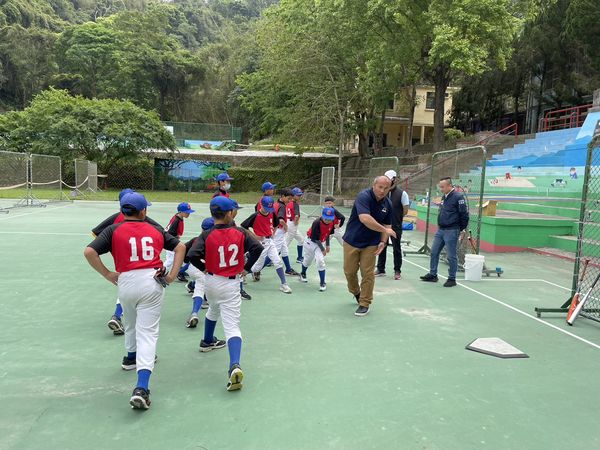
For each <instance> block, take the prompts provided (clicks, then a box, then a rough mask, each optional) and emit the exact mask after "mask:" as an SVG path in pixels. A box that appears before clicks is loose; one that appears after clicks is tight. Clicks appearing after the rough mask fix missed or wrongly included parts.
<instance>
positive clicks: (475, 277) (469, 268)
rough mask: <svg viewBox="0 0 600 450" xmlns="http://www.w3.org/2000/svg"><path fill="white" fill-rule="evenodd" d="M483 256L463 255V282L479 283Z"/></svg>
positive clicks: (483, 260)
mask: <svg viewBox="0 0 600 450" xmlns="http://www.w3.org/2000/svg"><path fill="white" fill-rule="evenodd" d="M484 262H485V256H482V255H465V280H467V281H481V274H482V273H483V263H484Z"/></svg>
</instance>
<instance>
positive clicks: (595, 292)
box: [535, 121, 600, 322]
mask: <svg viewBox="0 0 600 450" xmlns="http://www.w3.org/2000/svg"><path fill="white" fill-rule="evenodd" d="M584 267H585V271H584ZM599 276H600V121H598V123H597V124H596V130H595V132H594V136H593V137H592V140H591V142H590V143H589V145H588V150H587V159H586V165H585V175H584V182H583V188H582V192H581V207H580V209H579V221H578V231H577V249H576V252H575V264H574V265H573V276H572V282H571V293H570V295H569V298H568V299H567V300H566V301H565V302H564V303H563V304H562V305H561V306H560V308H535V313H536V315H537V317H541V315H542V313H564V314H567V313H568V312H569V306H570V305H571V301H572V299H573V296H574V295H575V294H576V293H577V292H580V293H581V296H584V295H585V294H587V293H588V292H589V297H588V300H587V302H586V304H585V306H584V307H583V309H582V310H581V312H580V313H579V316H578V317H585V318H587V319H590V320H593V321H595V322H600V282H597V283H595V281H596V279H597V278H598V277H599ZM580 299H581V298H580Z"/></svg>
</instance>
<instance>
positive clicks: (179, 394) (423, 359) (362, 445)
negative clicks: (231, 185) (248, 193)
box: [0, 196, 600, 449]
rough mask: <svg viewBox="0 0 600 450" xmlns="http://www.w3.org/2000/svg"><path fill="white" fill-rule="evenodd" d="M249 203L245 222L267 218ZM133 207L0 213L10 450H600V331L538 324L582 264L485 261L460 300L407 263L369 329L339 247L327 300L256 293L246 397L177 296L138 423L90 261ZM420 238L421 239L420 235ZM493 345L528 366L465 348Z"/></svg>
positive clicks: (5, 422) (264, 290)
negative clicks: (503, 344) (89, 253)
mask: <svg viewBox="0 0 600 450" xmlns="http://www.w3.org/2000/svg"><path fill="white" fill-rule="evenodd" d="M149 200H150V201H152V200H153V198H152V197H150V196H149ZM3 202H6V201H4V200H3ZM193 206H194V208H195V209H196V211H197V212H196V213H195V214H192V216H191V217H190V218H189V219H187V221H186V234H185V236H184V239H185V238H191V237H193V236H194V235H195V234H197V233H198V232H199V230H200V223H201V221H202V219H203V218H205V217H207V216H208V206H207V204H193ZM244 206H246V208H244V209H242V210H241V211H240V213H239V216H238V217H239V218H240V220H241V219H243V218H245V217H246V216H248V215H249V214H250V212H251V211H252V210H253V208H252V207H251V206H250V205H244ZM175 207H176V203H160V202H154V203H153V205H152V206H151V207H150V208H149V209H148V215H149V216H150V217H152V218H153V219H155V220H156V221H158V222H159V223H161V224H166V223H167V222H168V220H169V218H170V217H171V216H172V215H173V214H174V212H175ZM117 209H118V204H117V202H116V201H105V202H82V201H76V202H73V203H57V204H53V205H48V206H46V207H44V208H19V209H12V210H11V211H10V213H8V214H2V215H0V234H1V235H2V245H1V251H0V259H1V261H2V264H1V267H2V276H1V277H0V292H1V295H0V307H1V308H2V311H3V314H2V316H1V319H0V321H1V325H0V336H1V342H2V349H1V352H0V404H1V406H2V407H1V408H0V448H2V449H4V448H11V449H13V448H15V449H17V448H45V449H58V448H61V449H71V448H73V449H75V448H79V449H81V448H145V449H167V448H170V449H186V448H199V449H232V448H245V449H320V448H332V449H371V448H377V449H384V448H390V449H391V448H397V449H468V448H490V449H517V448H527V449H566V448H568V449H592V448H600V431H598V428H597V424H596V421H595V418H596V417H595V416H596V414H597V404H596V402H595V401H594V400H593V399H592V398H591V394H592V393H593V392H592V391H591V390H590V389H591V387H592V385H593V384H592V381H593V379H591V378H590V377H593V375H594V374H597V373H599V372H600V358H599V355H600V335H599V334H598V328H597V325H594V323H593V322H591V321H588V320H578V321H577V322H576V323H575V326H573V327H568V326H567V325H566V323H565V320H564V315H556V316H554V317H553V316H552V315H545V316H543V317H542V318H541V319H538V318H536V316H535V313H534V307H536V306H551V307H552V306H560V305H561V304H562V303H563V302H564V301H565V300H567V298H568V297H569V295H570V286H571V276H572V272H573V263H571V262H569V261H566V260H561V259H556V258H549V257H545V256H540V255H536V254H533V253H505V254H500V253H496V254H493V255H486V257H487V264H488V265H490V266H492V267H495V266H501V267H502V269H503V270H504V275H503V276H502V277H500V278H499V277H490V278H485V277H484V278H483V280H482V281H480V282H464V281H462V280H461V279H459V280H458V281H459V286H458V287H457V288H454V289H445V288H443V287H442V283H437V284H435V283H422V282H421V281H419V276H420V275H423V274H424V273H425V272H426V266H427V265H428V258H427V257H425V256H418V255H407V256H406V257H405V259H404V264H403V267H402V280H400V281H394V280H393V279H392V278H391V277H390V276H389V275H388V277H385V278H377V279H376V286H375V300H374V303H373V305H372V308H371V312H370V314H369V315H368V316H366V317H363V318H358V317H355V316H354V314H353V312H354V309H355V308H356V303H355V300H354V298H353V297H352V296H351V295H350V294H349V293H348V292H347V290H346V282H345V278H344V274H343V270H342V249H341V247H340V246H339V245H338V243H337V242H335V241H334V242H332V251H331V253H330V255H328V256H327V287H328V289H327V291H326V292H318V276H317V273H316V269H315V268H314V266H313V267H311V268H310V269H309V283H308V284H301V283H300V282H299V281H298V280H289V284H290V286H291V287H292V289H293V294H292V295H284V294H282V293H281V292H279V291H278V282H277V281H276V275H275V273H274V271H273V269H265V270H264V271H263V277H262V279H261V281H260V282H259V283H253V282H252V281H250V280H249V281H248V284H247V286H246V290H247V291H248V292H249V293H250V294H251V295H252V300H250V301H245V302H244V303H243V306H242V321H241V329H242V333H243V336H244V348H243V352H242V361H241V364H242V366H243V368H244V373H245V379H244V389H243V390H241V391H238V392H227V391H226V390H225V383H226V378H227V365H228V356H227V350H226V349H223V350H220V351H213V352H210V353H206V354H203V353H200V352H199V351H198V344H199V341H200V339H201V336H202V326H201V325H200V326H199V327H198V328H196V329H187V328H185V326H184V322H185V320H186V318H187V316H188V314H189V312H190V309H191V298H190V296H189V295H188V294H187V293H186V290H185V288H184V284H183V283H178V282H175V283H173V284H172V285H171V286H169V287H168V289H167V295H166V299H165V304H164V306H163V310H162V319H161V328H160V338H159V341H158V352H157V353H158V363H157V365H156V367H155V373H154V375H153V378H152V386H151V390H152V400H153V405H152V408H151V409H150V410H149V411H147V412H143V413H142V412H139V411H132V410H131V409H130V407H129V404H128V400H129V395H130V393H131V389H132V387H133V385H134V383H135V374H134V373H132V372H125V371H123V370H122V369H121V367H120V362H121V359H122V357H123V355H124V347H123V337H122V336H113V334H112V332H111V331H110V330H109V329H108V328H107V327H106V322H107V320H108V319H109V318H110V316H111V314H112V311H113V309H114V301H115V297H116V289H115V287H114V286H111V285H110V284H109V283H108V282H107V281H105V280H104V279H103V278H102V277H100V276H99V275H98V274H97V273H96V272H94V271H93V270H92V269H91V268H90V267H89V266H88V264H87V263H86V261H85V259H84V257H83V250H84V248H85V246H86V245H87V244H88V243H89V242H90V241H91V239H92V238H91V235H90V231H89V230H90V229H91V228H92V227H94V226H95V225H96V224H97V223H99V222H100V221H101V220H103V219H104V218H105V217H107V216H109V215H110V214H112V213H114V212H116V211H117ZM305 210H310V207H306V208H305ZM343 212H344V213H345V214H346V213H348V211H343ZM309 220H310V219H309V218H307V217H305V218H303V219H302V222H301V228H302V231H303V232H305V231H306V229H307V228H308V226H309ZM403 238H404V239H406V240H409V241H411V242H413V243H417V242H422V236H421V234H420V233H418V232H416V231H412V232H405V234H404V236H403ZM291 254H292V255H294V254H295V249H292V251H291ZM107 256H108V255H107ZM390 259H391V258H390ZM104 260H105V262H107V265H109V266H110V267H112V261H111V260H110V258H109V257H104ZM296 269H297V270H299V267H298V265H296ZM445 271H446V267H445V266H443V265H442V266H441V270H440V273H441V275H444V273H445ZM459 278H461V276H459ZM442 281H443V278H442ZM201 324H202V322H201ZM216 335H217V336H218V337H220V338H222V337H223V334H222V330H221V328H220V324H219V325H217V332H216ZM478 337H499V338H502V339H504V340H505V341H507V342H509V343H510V344H512V345H514V346H515V347H517V348H519V349H520V350H522V351H523V352H525V353H526V354H527V355H528V356H529V358H527V359H499V358H494V357H491V356H487V355H483V354H480V353H475V352H471V351H468V350H466V349H465V346H466V345H467V344H469V343H470V342H471V341H473V340H474V339H476V338H478Z"/></svg>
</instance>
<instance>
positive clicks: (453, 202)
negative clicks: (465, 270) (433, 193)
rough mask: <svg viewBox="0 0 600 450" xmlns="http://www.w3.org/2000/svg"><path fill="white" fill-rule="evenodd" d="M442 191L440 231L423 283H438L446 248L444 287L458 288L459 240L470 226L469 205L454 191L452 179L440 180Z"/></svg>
mask: <svg viewBox="0 0 600 450" xmlns="http://www.w3.org/2000/svg"><path fill="white" fill-rule="evenodd" d="M439 187H440V191H441V192H442V194H443V196H442V204H441V205H440V210H439V214H438V231H437V233H435V236H434V238H433V245H432V247H431V261H430V263H429V273H428V274H427V275H424V276H422V277H421V280H423V281H429V282H433V283H435V282H437V281H438V276H437V272H438V263H439V260H440V253H441V252H442V249H443V248H444V246H446V253H447V255H448V263H449V264H450V266H449V268H448V280H447V281H446V282H445V283H444V287H453V286H456V270H457V269H458V257H457V248H458V238H459V236H460V234H461V233H462V232H463V231H464V230H465V229H466V228H467V225H468V224H469V204H468V203H467V200H466V199H465V197H464V196H463V195H462V194H461V193H459V192H456V191H455V190H454V187H453V186H452V180H451V179H450V178H442V179H441V180H440V184H439Z"/></svg>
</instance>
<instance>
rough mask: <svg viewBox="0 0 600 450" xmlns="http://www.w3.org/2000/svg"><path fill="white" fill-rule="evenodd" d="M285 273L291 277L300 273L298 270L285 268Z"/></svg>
mask: <svg viewBox="0 0 600 450" xmlns="http://www.w3.org/2000/svg"><path fill="white" fill-rule="evenodd" d="M285 274H286V275H291V276H292V277H297V276H298V275H300V274H299V273H298V272H296V271H295V270H294V269H290V270H286V271H285Z"/></svg>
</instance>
